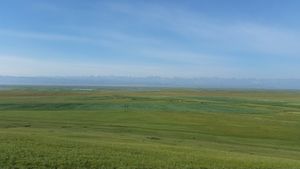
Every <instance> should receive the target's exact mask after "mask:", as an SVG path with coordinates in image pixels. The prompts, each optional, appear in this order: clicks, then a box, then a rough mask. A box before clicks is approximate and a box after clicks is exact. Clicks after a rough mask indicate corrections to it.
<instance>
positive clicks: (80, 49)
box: [0, 0, 300, 79]
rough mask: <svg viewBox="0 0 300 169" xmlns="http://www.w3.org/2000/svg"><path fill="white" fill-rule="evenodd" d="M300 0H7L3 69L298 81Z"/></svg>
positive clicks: (0, 31)
mask: <svg viewBox="0 0 300 169" xmlns="http://www.w3.org/2000/svg"><path fill="white" fill-rule="evenodd" d="M299 8H300V1H297V0H287V1H280V0H266V1H263V2H262V1H260V0H253V1H240V0H228V1H221V0H201V1H197V0H189V1H185V2H184V1H179V0H164V1H159V0H154V1H142V0H139V1H138V0H114V1H108V0H107V1H97V0H90V1H80V0H63V1H61V0H27V1H22V0H10V1H4V2H2V3H1V5H0V44H1V45H0V76H129V77H148V76H159V77H181V78H197V77H218V78H241V79H245V78H258V79H300V69H299V67H300V48H299V44H300V31H299V30H300V29H299V28H300V23H299V18H300V11H299Z"/></svg>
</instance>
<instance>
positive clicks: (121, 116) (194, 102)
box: [0, 87, 300, 169]
mask: <svg viewBox="0 0 300 169" xmlns="http://www.w3.org/2000/svg"><path fill="white" fill-rule="evenodd" d="M0 168H1V169H6V168H12V169H17V168H20V169H22V168H24V169H25V168H26V169H27V168H39V169H40V168H62V169H76V168H78V169H81V168H99V169H300V92H296V91H250V90H248V91H239V90H231V91H230V90H223V91H222V90H196V89H147V88H140V89H135V88H127V89H126V88H100V89H95V90H92V91H78V90H72V88H46V87H27V88H14V89H11V90H0Z"/></svg>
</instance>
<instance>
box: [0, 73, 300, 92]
mask: <svg viewBox="0 0 300 169" xmlns="http://www.w3.org/2000/svg"><path fill="white" fill-rule="evenodd" d="M0 85H46V86H136V87H193V88H237V89H238V88H243V89H245V88H246V89H300V79H237V78H163V77H121V76H120V77H119V76H86V77H16V76H0Z"/></svg>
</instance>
